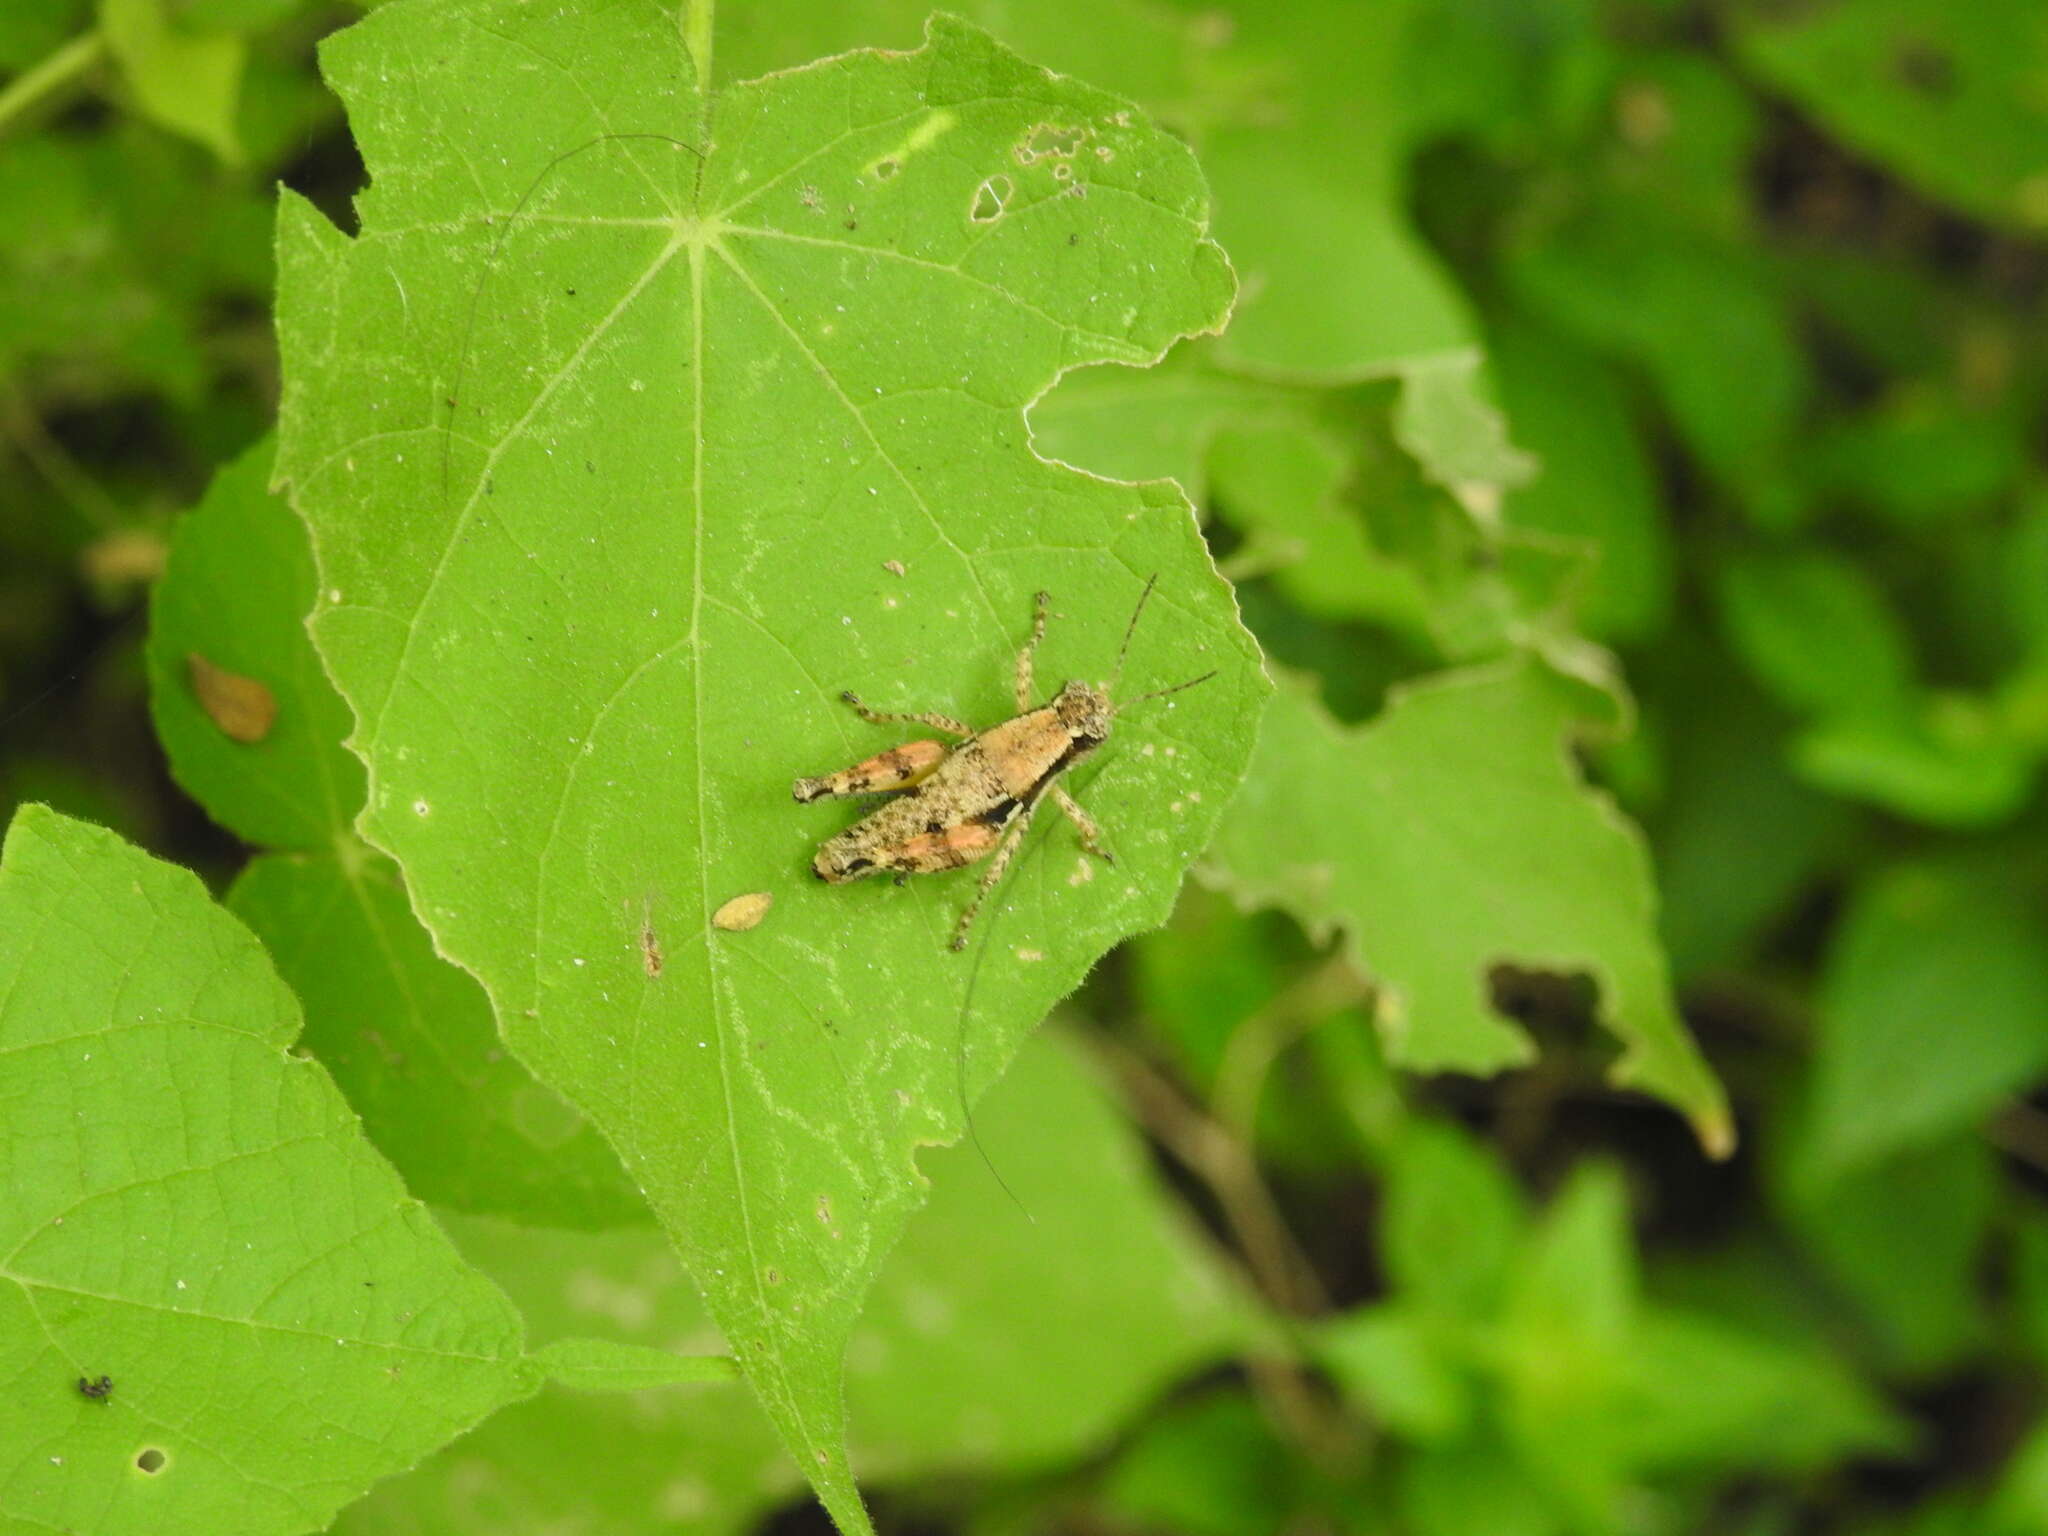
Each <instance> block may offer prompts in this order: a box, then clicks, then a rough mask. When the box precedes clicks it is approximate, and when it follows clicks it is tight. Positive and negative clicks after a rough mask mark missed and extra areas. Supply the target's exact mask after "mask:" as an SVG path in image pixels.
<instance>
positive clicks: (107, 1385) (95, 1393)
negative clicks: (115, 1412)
mask: <svg viewBox="0 0 2048 1536" xmlns="http://www.w3.org/2000/svg"><path fill="white" fill-rule="evenodd" d="M78 1390H79V1392H80V1393H81V1394H82V1395H83V1396H86V1397H90V1398H94V1399H96V1400H98V1401H101V1402H104V1401H106V1399H108V1398H109V1397H112V1396H113V1395H114V1378H113V1377H111V1376H99V1377H93V1376H81V1377H79V1378H78Z"/></svg>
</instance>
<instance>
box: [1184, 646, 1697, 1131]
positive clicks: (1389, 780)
mask: <svg viewBox="0 0 2048 1536" xmlns="http://www.w3.org/2000/svg"><path fill="white" fill-rule="evenodd" d="M1569 714H1570V706H1569V702H1568V700H1567V697H1566V695H1565V693H1564V691H1563V689H1562V688H1561V687H1560V685H1559V683H1558V682H1557V681H1556V680H1555V679H1554V678H1552V677H1551V676H1550V675H1549V674H1547V673H1546V672H1545V671H1543V670H1542V669H1541V668H1540V667H1538V666H1537V665H1535V664H1534V663H1532V662H1528V661H1521V660H1517V661H1513V662H1508V663H1502V664H1495V665H1491V666H1486V667H1475V668H1471V669H1469V670H1466V671H1462V672H1451V673H1442V674H1438V675H1437V676H1436V677H1434V678H1431V679H1428V680H1426V681H1424V682H1422V683H1419V684H1410V685H1407V686H1406V687H1404V688H1403V689H1400V690H1397V691H1396V693H1395V694H1394V695H1393V696H1392V700H1391V702H1390V703H1389V705H1388V707H1387V709H1386V711H1385V713H1384V714H1383V715H1381V717H1380V718H1379V719H1377V720H1375V721H1373V722H1372V723H1370V724H1369V725H1366V726H1364V727H1362V728H1360V729H1357V730H1347V729H1345V728H1344V727H1342V726H1340V725H1339V724H1337V722H1335V721H1334V720H1332V719H1331V718H1330V717H1329V716H1328V715H1327V714H1326V713H1325V712H1324V711H1323V709H1322V707H1321V706H1320V704H1318V703H1317V702H1316V699H1315V696H1314V693H1313V692H1312V690H1310V689H1309V688H1307V687H1305V686H1302V685H1301V684H1298V683H1297V684H1295V685H1294V686H1290V687H1288V688H1286V689H1285V690H1283V691H1282V693H1281V695H1280V698H1279V699H1278V700H1277V701H1276V702H1275V704H1274V706H1273V708H1272V709H1271V710H1269V711H1268V712H1267V717H1266V726H1265V730H1264V732H1263V733H1262V734H1261V736H1260V738H1259V750H1258V753H1257V755H1256V757H1255V759H1254V761H1253V766H1252V773H1251V777H1250V780H1249V781H1248V783H1247V785H1246V787H1245V791H1244V793H1243V794H1242V795H1240V796H1239V797H1238V800H1237V802H1236V803H1235V804H1234V805H1233V806H1232V808H1231V811H1230V814H1229V815H1228V816H1227V817H1226V818H1225V820H1224V826H1223V830H1222V832H1221V834H1220V835H1219V836H1218V838H1217V842H1216V846H1215V849H1214V850H1213V852H1212V855H1211V862H1212V864H1213V866H1214V868H1215V870H1216V873H1217V877H1218V879H1219V880H1220V881H1221V883H1222V884H1224V885H1225V886H1226V887H1227V888H1228V889H1230V890H1232V891H1233V892H1235V893H1236V895H1237V896H1238V899H1239V900H1241V901H1244V902H1246V903H1247V904H1251V905H1259V906H1267V905H1273V906H1280V907H1284V908H1285V909H1286V910H1288V911H1290V912H1292V913H1293V914H1294V915H1295V916H1296V917H1297V918H1298V919H1299V920H1300V921H1301V922H1303V923H1304V924H1305V925H1307V926H1308V927H1309V928H1310V929H1311V931H1327V930H1330V929H1341V930H1343V932H1344V934H1345V943H1346V945H1347V946H1348V947H1349V948H1351V949H1352V951H1353V952H1354V953H1355V954H1356V955H1357V957H1358V958H1359V960H1360V962H1361V963H1362V964H1363V965H1364V967H1365V968H1366V970H1367V971H1368V972H1369V973H1370V974H1371V975H1372V976H1373V977H1374V978H1376V980H1377V981H1378V982H1379V984H1380V988H1381V994H1380V1002H1379V1023H1380V1029H1381V1033H1382V1034H1383V1035H1384V1037H1385V1039H1386V1041H1387V1049H1388V1054H1389V1056H1390V1057H1391V1058H1392V1059H1393V1060H1394V1062H1395V1063H1396V1064H1397V1065H1401V1066H1406V1067H1409V1068H1413V1069H1418V1070H1425V1071H1446V1070H1449V1071H1462V1072H1497V1071H1499V1070H1501V1069H1502V1068H1504V1067H1510V1066H1515V1065H1518V1064H1519V1063H1521V1062H1524V1061H1527V1060H1528V1059H1529V1057H1530V1055H1531V1054H1532V1050H1533V1047H1532V1046H1531V1044H1530V1041H1529V1039H1528V1037H1527V1036H1526V1035H1525V1034H1524V1033H1523V1032H1522V1031H1521V1029H1520V1028H1518V1027H1517V1026H1516V1025H1514V1024H1511V1023H1509V1022H1508V1021H1507V1020H1506V1019H1505V1018H1503V1017H1501V1016H1500V1015H1499V1014H1498V1013H1496V1012H1495V1011H1494V1010H1493V1009H1492V1007H1491V1006H1490V1004H1489V1001H1488V991H1487V985H1488V972H1489V971H1490V970H1491V968H1492V967H1494V966H1495V965H1499V964H1515V965H1525V966H1535V967H1541V968H1543V969H1547V970H1554V971H1562V972H1585V973H1588V974H1590V975H1591V976H1592V977H1593V979H1594V980H1595V981H1596V982H1597V984H1598V985H1599V988H1600V995H1601V1006H1600V1015H1599V1016H1600V1020H1601V1022H1602V1023H1603V1024H1605V1025H1606V1027H1607V1028H1608V1029H1610V1030H1611V1031H1612V1032H1613V1033H1614V1034H1615V1035H1617V1036H1618V1037H1619V1038H1620V1039H1621V1041H1622V1042H1623V1044H1624V1046H1625V1047H1626V1049H1625V1053H1624V1055H1623V1056H1622V1058H1621V1060H1620V1061H1619V1062H1618V1063H1617V1064H1616V1066H1615V1068H1614V1072H1613V1077H1614V1080H1615V1081H1616V1082H1617V1083H1621V1084H1625V1085H1628V1086H1632V1087H1635V1088H1639V1089H1641V1090H1643V1091H1645V1092H1648V1093H1654V1094H1656V1095H1658V1096H1659V1097H1661V1098H1664V1099H1667V1100H1669V1101H1670V1102H1671V1103H1672V1104H1674V1105H1676V1106H1677V1107H1678V1108H1679V1109H1681V1110H1683V1111H1684V1112H1685V1114H1686V1115H1687V1116H1688V1117H1689V1118H1690V1119H1691V1120H1692V1122H1693V1125H1694V1127H1695V1129H1696V1130H1697V1131H1698V1133H1699V1135H1700V1139H1701V1140H1702V1141H1703V1142H1704V1143H1705V1144H1706V1145H1707V1146H1708V1147H1709V1148H1710V1149H1713V1150H1716V1151H1725V1150H1726V1149H1727V1148H1728V1146H1729V1145H1730V1143H1731V1139H1732V1136H1733V1126H1732V1124H1731V1122H1730V1119H1729V1115H1728V1109H1727V1104H1726V1101H1725V1099H1724V1098H1723V1095H1722V1092H1721V1088H1720V1085H1719V1084H1718V1083H1717V1082H1716V1081H1715V1080H1714V1076H1713V1074H1712V1072H1711V1071H1709V1069H1708V1067H1707V1065H1706V1063H1705V1062H1704V1061H1703V1060H1702V1059H1701V1057H1700V1054H1699V1051H1698V1049H1697V1047H1696V1046H1695V1045H1694V1044H1693V1041H1692V1038H1691V1036H1690V1035H1689V1034H1688V1033H1687V1032H1686V1028H1685V1025H1684V1023H1683V1022H1682V1021H1681V1020H1680V1018H1679V1016H1678V1010H1677V1006H1676V1004H1675V1002H1674V1000H1673V998H1672V995H1671V987H1670V980H1669V976H1668V974H1667V971H1666V967H1665V962H1664V955H1663V951H1662V949H1661V948H1660V947H1659V946H1658V943H1657V936H1656V913H1655V886H1654V883H1653V881H1652V878H1651V872H1650V867H1649V859H1648V855H1647V851H1646V850H1645V848H1644V846H1643V839H1642V836H1641V834H1640V833H1639V832H1638V831H1637V830H1636V828H1635V827H1634V826H1633V825H1631V824H1630V823H1629V822H1628V821H1626V820H1625V819H1624V818H1623V817H1622V816H1621V814H1620V813H1619V812H1618V811H1617V810H1616V809H1615V807H1614V806H1613V804H1612V802H1610V801H1609V800H1608V799H1607V798H1606V797H1605V796H1603V795H1600V794H1598V793H1596V792H1593V791H1590V790H1588V789H1587V788H1586V786H1585V785H1584V784H1583V783H1582V782H1581V781H1580V779H1579V777H1578V775H1577V774H1576V773H1575V772H1574V770H1573V768H1572V765H1571V761H1570V758H1569V756H1568V755H1567V752H1566V747H1565V741H1566V737H1567V734H1568V731H1569V728H1570V724H1571V722H1570V719H1569Z"/></svg>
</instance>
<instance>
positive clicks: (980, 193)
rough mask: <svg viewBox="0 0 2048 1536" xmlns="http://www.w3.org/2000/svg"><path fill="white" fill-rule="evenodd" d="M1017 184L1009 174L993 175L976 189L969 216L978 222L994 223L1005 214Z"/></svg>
mask: <svg viewBox="0 0 2048 1536" xmlns="http://www.w3.org/2000/svg"><path fill="white" fill-rule="evenodd" d="M1014 191H1016V185H1015V183H1013V182H1012V181H1011V180H1010V178H1009V177H1007V176H991V177H989V178H988V179H987V180H986V181H984V182H982V184H981V185H980V186H978V187H976V188H975V189H974V202H973V204H972V205H971V206H970V207H969V208H968V210H967V217H968V218H969V219H971V220H973V221H974V222H975V223H976V224H993V223H995V221H996V220H997V219H1000V218H1001V217H1002V216H1003V210H1004V208H1006V207H1007V206H1008V205H1009V201H1010V194H1011V193H1012V192H1014Z"/></svg>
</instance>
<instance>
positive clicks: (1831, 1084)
mask: <svg viewBox="0 0 2048 1536" xmlns="http://www.w3.org/2000/svg"><path fill="white" fill-rule="evenodd" d="M2031 894H2032V893H2030V892H2028V891H2027V890H2026V889H2024V887H2023V885H2022V884H2021V882H2020V881H2018V880H2017V879H2015V878H2014V876H2013V874H2012V873H2011V872H2010V871H2006V870H1999V869H1972V868H1969V867H1966V866H1965V867H1953V868H1945V867H1941V866H1923V867H1917V868H1915V867H1908V868H1902V869H1897V870H1894V871H1892V872H1890V873H1889V874H1887V875H1885V876H1883V877H1882V878H1880V879H1877V880H1875V881H1873V882H1871V883H1870V884H1869V885H1867V886H1865V887H1864V888H1863V889H1862V890H1861V891H1859V892H1858V894H1857V898H1856V900H1855V903H1854V905H1853V906H1852V907H1851V908H1850V910H1849V913H1848V916H1847V918H1846V919H1845V920H1844V922H1843V924H1842V927H1841V928H1840V929H1839V930H1838V932H1837V934H1836V936H1835V940H1834V946H1833V949H1832V950H1831V952H1830V954H1829V956H1828V963H1827V974H1826V976H1825V978H1824V981H1823V984H1822V992H1821V1028H1820V1039H1819V1042H1818V1053H1817V1054H1818V1060H1817V1062H1816V1064H1815V1070H1814V1106H1813V1124H1812V1126H1811V1128H1810V1137H1811V1140H1810V1143H1809V1146H1808V1148H1807V1153H1808V1156H1809V1157H1810V1158H1811V1160H1812V1164H1811V1168H1812V1172H1813V1174H1814V1175H1816V1176H1820V1177H1825V1176H1831V1175H1835V1174H1840V1173H1842V1172H1845V1171H1847V1170H1849V1169H1853V1168H1857V1167H1861V1166H1864V1165H1866V1164H1869V1163H1872V1162H1874V1161H1877V1160H1880V1159H1882V1158H1884V1157H1885V1156H1886V1155H1888V1154H1891V1153H1895V1152H1899V1151H1902V1150H1906V1149H1909V1148H1916V1147H1921V1146H1924V1145H1926V1144H1927V1143H1929V1142H1933V1141H1937V1140H1940V1139H1942V1138H1944V1137H1948V1136H1952V1135H1954V1134H1956V1133H1958V1132H1961V1131H1964V1130H1966V1129H1968V1128H1969V1127H1970V1126H1972V1125H1974V1124H1975V1123H1976V1122H1977V1121H1978V1120H1979V1119H1980V1118H1981V1117H1982V1116H1984V1115H1985V1114H1986V1113H1988V1112H1989V1111H1991V1110H1992V1109H1994V1108H1996V1107H1997V1105H1998V1104H1999V1103H2000V1102H2001V1101H2002V1100H2003V1099H2004V1098H2005V1097H2006V1096H2007V1095H2009V1094H2013V1093H2017V1092H2023V1091H2024V1090H2026V1089H2027V1088H2028V1087H2029V1086H2030V1085H2031V1084H2032V1083H2033V1082H2034V1081H2035V1080H2036V1079H2037V1078H2038V1077H2039V1076H2040V1075H2041V1073H2042V1071H2043V1069H2044V1068H2048V921H2044V918H2043V914H2042V913H2040V912H2039V911H2037V910H2034V904H2033V902H2032V900H2031Z"/></svg>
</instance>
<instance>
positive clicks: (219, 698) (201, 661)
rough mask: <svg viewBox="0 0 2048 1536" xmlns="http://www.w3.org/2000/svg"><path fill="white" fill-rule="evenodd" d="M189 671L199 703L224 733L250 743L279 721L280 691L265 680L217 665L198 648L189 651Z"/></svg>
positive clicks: (236, 739) (258, 739)
mask: <svg viewBox="0 0 2048 1536" xmlns="http://www.w3.org/2000/svg"><path fill="white" fill-rule="evenodd" d="M185 672H186V675H187V676H188V677H190V678H191V680H192V692H193V694H194V695H195V696H196V697H197V698H198V700H199V707H200V708H201V709H203V710H205V711H206V718H207V719H209V720H211V721H212V722H213V723H214V724H215V725H217V726H219V727H220V730H221V734H222V735H223V736H226V737H228V738H230V739H231V740H234V741H239V742H242V743H243V744H245V745H248V744H251V743H254V742H259V741H261V740H262V739H263V738H264V737H266V736H268V735H269V734H270V728H271V727H272V726H273V725H275V724H276V723H277V695H276V694H274V693H272V692H271V691H270V690H269V689H268V688H266V687H265V686H264V685H263V684H262V683H259V682H257V681H256V679H255V678H253V677H244V676H242V675H241V673H239V672H230V671H229V670H228V669H227V668H226V667H221V666H216V665H214V663H212V662H210V661H208V660H207V659H206V658H205V657H204V656H202V655H200V654H199V653H198V652H197V651H192V652H189V653H188V654H187V655H186V657H185Z"/></svg>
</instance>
